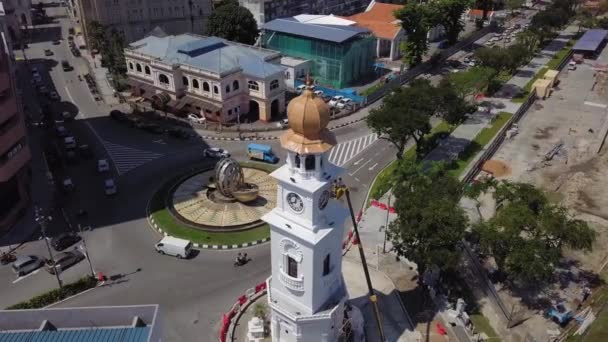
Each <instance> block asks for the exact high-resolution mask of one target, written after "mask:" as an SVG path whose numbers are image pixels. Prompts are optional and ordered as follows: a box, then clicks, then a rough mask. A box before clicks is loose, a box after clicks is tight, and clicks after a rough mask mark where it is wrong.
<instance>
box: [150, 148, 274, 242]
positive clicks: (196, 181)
mask: <svg viewBox="0 0 608 342" xmlns="http://www.w3.org/2000/svg"><path fill="white" fill-rule="evenodd" d="M274 169H275V167H274V166H271V165H267V164H262V163H255V162H237V161H235V160H233V159H230V158H225V159H222V160H220V161H219V162H218V163H217V164H216V165H215V166H212V165H205V166H200V167H198V168H195V169H191V170H190V171H189V172H187V173H184V174H182V175H181V176H178V177H175V178H173V179H171V180H169V181H167V182H166V183H165V184H164V185H163V186H162V187H161V188H160V189H159V190H158V191H157V192H156V193H155V194H154V195H153V197H152V199H151V200H150V203H149V205H148V218H149V221H150V224H151V225H152V227H153V228H155V229H156V230H158V231H159V232H161V233H163V234H164V235H170V236H175V237H178V238H183V239H187V240H190V241H191V242H192V243H194V244H195V245H196V246H198V247H200V248H213V249H228V248H240V247H245V246H251V245H255V244H258V243H262V242H266V241H268V240H269V237H270V228H269V227H268V225H267V224H266V223H265V222H263V221H262V220H261V217H262V216H263V215H264V214H266V213H267V212H269V211H270V210H272V208H274V207H275V205H276V195H277V184H276V182H275V180H274V179H273V178H272V177H271V176H270V172H272V171H273V170H274Z"/></svg>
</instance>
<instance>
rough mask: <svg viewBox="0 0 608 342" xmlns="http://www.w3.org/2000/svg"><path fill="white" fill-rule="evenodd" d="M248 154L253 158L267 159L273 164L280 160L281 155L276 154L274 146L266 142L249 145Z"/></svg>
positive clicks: (266, 160)
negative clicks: (265, 143)
mask: <svg viewBox="0 0 608 342" xmlns="http://www.w3.org/2000/svg"><path fill="white" fill-rule="evenodd" d="M247 156H248V157H249V158H251V159H255V160H260V161H265V162H267V163H271V164H276V163H278V162H279V157H277V156H276V155H275V154H274V152H273V151H272V147H270V146H268V145H264V144H249V145H247Z"/></svg>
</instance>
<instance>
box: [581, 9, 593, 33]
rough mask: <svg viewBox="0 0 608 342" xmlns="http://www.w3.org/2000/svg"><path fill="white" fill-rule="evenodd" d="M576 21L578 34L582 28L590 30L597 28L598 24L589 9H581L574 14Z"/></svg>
mask: <svg viewBox="0 0 608 342" xmlns="http://www.w3.org/2000/svg"><path fill="white" fill-rule="evenodd" d="M576 20H577V21H578V31H579V32H580V31H581V29H582V28H586V29H590V28H593V27H595V26H597V24H598V22H597V20H596V19H595V16H594V15H593V13H591V11H590V10H589V9H586V8H581V10H579V11H578V13H577V14H576Z"/></svg>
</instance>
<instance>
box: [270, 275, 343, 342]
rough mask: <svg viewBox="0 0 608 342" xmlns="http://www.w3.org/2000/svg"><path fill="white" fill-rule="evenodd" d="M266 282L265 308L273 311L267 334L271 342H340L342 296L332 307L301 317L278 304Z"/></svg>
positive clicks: (341, 331) (299, 314)
mask: <svg viewBox="0 0 608 342" xmlns="http://www.w3.org/2000/svg"><path fill="white" fill-rule="evenodd" d="M271 280H272V277H270V278H268V280H267V287H266V288H267V291H268V292H267V298H268V306H269V307H270V309H271V311H272V315H271V319H270V331H271V337H272V341H273V342H335V341H340V340H341V335H342V333H343V325H344V304H345V303H346V302H347V300H348V297H347V296H346V295H345V296H344V297H343V298H342V299H341V300H339V301H338V302H337V304H335V305H334V306H333V307H331V308H327V309H326V310H323V311H320V312H317V313H315V314H312V315H302V314H301V313H299V312H290V311H289V310H287V309H285V308H283V307H281V306H279V305H277V303H276V300H273V297H272V292H271V288H272V287H271V285H270V282H271Z"/></svg>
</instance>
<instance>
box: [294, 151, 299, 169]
mask: <svg viewBox="0 0 608 342" xmlns="http://www.w3.org/2000/svg"><path fill="white" fill-rule="evenodd" d="M294 164H295V166H296V168H297V169H299V168H300V154H299V153H296V157H295V158H294Z"/></svg>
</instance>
